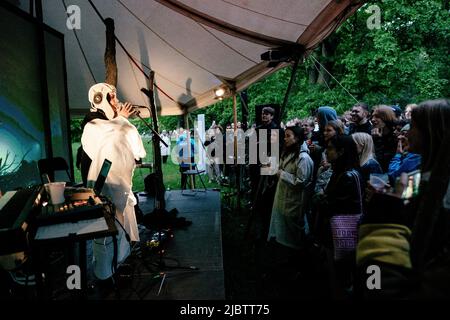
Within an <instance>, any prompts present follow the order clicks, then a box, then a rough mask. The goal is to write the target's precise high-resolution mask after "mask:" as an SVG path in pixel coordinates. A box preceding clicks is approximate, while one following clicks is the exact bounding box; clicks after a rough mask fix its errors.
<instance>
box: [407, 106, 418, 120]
mask: <svg viewBox="0 0 450 320" xmlns="http://www.w3.org/2000/svg"><path fill="white" fill-rule="evenodd" d="M415 108H417V104H415V103H410V104H407V105H406V107H405V120H406V121H411V112H412V111H413V110H414V109H415Z"/></svg>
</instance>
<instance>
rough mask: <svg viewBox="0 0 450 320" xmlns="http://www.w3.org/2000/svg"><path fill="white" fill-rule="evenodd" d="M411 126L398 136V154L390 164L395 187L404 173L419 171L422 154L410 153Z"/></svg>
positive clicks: (390, 176)
mask: <svg viewBox="0 0 450 320" xmlns="http://www.w3.org/2000/svg"><path fill="white" fill-rule="evenodd" d="M409 129H410V125H409V124H407V125H405V126H404V127H403V129H402V130H401V132H400V134H399V135H398V137H397V138H398V144H397V153H396V154H395V156H394V157H393V158H392V160H391V162H390V163H389V170H388V175H389V181H390V183H391V185H395V180H396V179H397V178H398V177H400V175H401V174H402V173H404V172H406V173H408V172H412V171H414V170H417V169H419V167H420V162H421V156H420V154H417V153H413V152H409V141H408V132H409Z"/></svg>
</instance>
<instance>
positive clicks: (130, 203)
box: [81, 83, 146, 280]
mask: <svg viewBox="0 0 450 320" xmlns="http://www.w3.org/2000/svg"><path fill="white" fill-rule="evenodd" d="M89 102H90V103H91V110H90V111H91V115H90V116H89V115H88V116H87V117H86V119H85V121H84V129H83V135H82V137H81V144H82V148H83V150H84V152H85V154H86V155H87V156H88V157H89V158H90V160H91V163H90V166H89V171H88V175H87V184H88V185H93V183H94V182H95V180H96V179H97V176H98V174H99V172H100V168H101V166H102V164H103V161H104V160H105V159H108V160H110V161H111V162H112V166H111V169H110V171H109V174H108V176H107V178H106V182H105V186H104V188H103V191H102V193H103V194H104V195H106V196H108V197H109V198H110V200H111V201H112V202H113V203H114V205H115V207H116V218H117V220H118V222H116V226H117V229H118V230H119V236H118V247H119V248H118V257H117V260H118V263H119V264H120V263H121V262H122V261H123V260H125V259H126V257H127V256H128V255H129V254H130V243H129V241H128V240H127V236H126V234H127V235H128V236H129V240H130V241H139V231H138V227H137V222H136V216H135V212H134V206H135V205H136V204H137V200H136V198H135V196H134V194H133V192H132V178H133V171H134V168H135V160H139V159H141V158H143V157H145V155H146V152H145V149H144V146H143V143H142V140H141V137H140V135H139V133H138V131H137V129H136V127H135V126H134V125H132V124H131V123H130V122H129V121H128V119H127V118H128V117H129V116H130V115H132V114H133V112H134V111H133V107H132V106H131V104H129V103H124V104H121V103H119V101H118V100H117V96H116V88H115V87H114V86H112V85H109V84H106V83H98V84H96V85H94V86H92V87H91V88H90V90H89ZM123 229H124V230H125V231H126V234H125V232H124V230H123ZM93 251H94V273H95V275H96V277H97V278H99V279H102V280H103V279H107V278H109V277H110V276H112V274H113V268H112V258H113V254H114V250H113V245H112V239H111V238H104V239H96V240H94V244H93Z"/></svg>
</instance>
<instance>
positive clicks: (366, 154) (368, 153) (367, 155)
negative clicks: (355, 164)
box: [352, 132, 375, 167]
mask: <svg viewBox="0 0 450 320" xmlns="http://www.w3.org/2000/svg"><path fill="white" fill-rule="evenodd" d="M352 138H353V141H355V143H356V145H357V146H359V147H360V148H361V152H360V153H359V154H358V156H359V165H360V166H361V167H362V166H363V165H365V164H366V163H367V161H369V160H370V159H374V158H375V157H374V146H373V139H372V136H371V135H370V134H367V133H365V132H356V133H354V134H352Z"/></svg>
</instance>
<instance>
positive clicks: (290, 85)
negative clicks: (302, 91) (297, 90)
mask: <svg viewBox="0 0 450 320" xmlns="http://www.w3.org/2000/svg"><path fill="white" fill-rule="evenodd" d="M299 62H300V55H299V56H297V58H296V59H295V62H294V66H293V67H292V72H291V78H290V79H289V84H288V87H287V90H286V93H285V95H284V100H283V105H282V106H281V110H280V123H281V121H283V117H284V112H285V110H286V105H287V103H288V100H289V95H290V93H291V90H292V85H293V84H294V80H295V75H296V73H297V69H298V64H299Z"/></svg>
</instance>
